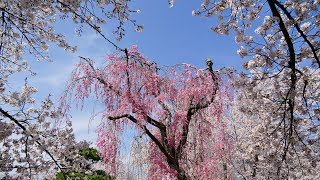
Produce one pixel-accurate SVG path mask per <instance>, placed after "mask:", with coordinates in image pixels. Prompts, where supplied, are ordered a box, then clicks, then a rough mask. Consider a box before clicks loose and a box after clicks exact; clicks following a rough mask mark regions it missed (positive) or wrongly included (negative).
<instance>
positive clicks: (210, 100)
mask: <svg viewBox="0 0 320 180" xmlns="http://www.w3.org/2000/svg"><path fill="white" fill-rule="evenodd" d="M207 65H208V67H207V69H200V70H198V69H197V68H195V67H193V66H191V65H188V64H183V65H177V66H174V67H172V68H169V69H167V70H163V69H160V68H159V67H158V66H157V64H156V63H154V62H151V61H149V60H148V59H146V58H145V57H144V56H142V55H141V54H140V53H139V52H138V50H137V47H135V46H133V47H132V48H131V49H129V50H127V49H125V53H119V54H112V55H109V56H108V57H107V59H106V62H105V64H104V66H103V67H101V68H96V67H95V65H94V61H92V60H90V59H87V58H83V59H82V61H81V62H80V63H79V64H78V65H77V67H76V69H75V70H74V71H73V73H72V78H71V81H70V84H69V86H68V89H67V91H66V95H65V97H64V100H65V101H64V102H63V106H66V107H68V105H69V104H70V103H71V102H72V101H73V100H74V99H76V100H80V102H83V100H84V99H86V98H88V97H90V94H94V95H95V98H97V99H98V100H99V101H100V102H101V103H102V105H103V110H102V111H101V114H102V118H103V121H102V122H103V123H102V124H101V126H100V129H99V131H98V133H99V136H98V147H99V148H100V151H101V153H102V155H103V158H104V161H105V163H106V165H108V166H110V167H109V168H110V169H109V170H110V171H112V172H113V173H115V174H116V173H117V172H116V171H117V163H116V161H117V156H119V154H120V145H121V142H120V140H121V134H122V133H125V132H124V130H125V129H127V128H128V127H129V128H130V129H134V130H135V131H138V132H140V133H142V135H145V136H147V137H148V141H147V144H148V147H149V151H148V153H149V158H148V164H149V173H148V177H149V178H150V179H159V178H165V177H167V178H177V179H194V178H196V177H203V178H210V177H220V176H221V174H223V173H221V172H224V173H225V176H228V172H227V171H228V170H227V169H226V164H227V161H226V158H225V156H226V154H227V153H228V151H229V148H230V147H229V142H228V139H227V137H226V134H225V132H224V131H225V129H224V128H225V124H224V122H223V121H222V117H221V116H222V114H223V113H224V110H225V108H226V106H227V105H228V99H230V97H228V96H229V92H228V86H227V83H225V81H223V80H222V79H221V77H220V75H219V74H218V73H215V72H214V71H213V70H212V62H211V61H208V62H207ZM124 143H126V142H124Z"/></svg>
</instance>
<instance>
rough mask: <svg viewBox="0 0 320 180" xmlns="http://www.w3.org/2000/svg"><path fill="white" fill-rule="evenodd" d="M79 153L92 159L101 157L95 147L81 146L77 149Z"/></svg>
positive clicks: (97, 159) (95, 159) (98, 159)
mask: <svg viewBox="0 0 320 180" xmlns="http://www.w3.org/2000/svg"><path fill="white" fill-rule="evenodd" d="M79 154H80V155H81V156H83V157H84V158H86V159H87V160H89V159H91V160H94V161H100V160H101V158H100V156H99V155H98V150H97V149H95V148H89V147H88V148H83V149H81V150H80V151H79Z"/></svg>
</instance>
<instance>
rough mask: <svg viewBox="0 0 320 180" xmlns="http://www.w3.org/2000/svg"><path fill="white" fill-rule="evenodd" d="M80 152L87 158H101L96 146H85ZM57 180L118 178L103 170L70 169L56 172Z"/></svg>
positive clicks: (97, 159)
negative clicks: (84, 170)
mask: <svg viewBox="0 0 320 180" xmlns="http://www.w3.org/2000/svg"><path fill="white" fill-rule="evenodd" d="M79 154H80V155H81V156H83V157H84V158H85V159H87V160H93V161H100V160H101V158H100V156H99V155H98V150H97V149H95V148H89V147H87V148H83V149H80V151H79ZM56 179H57V180H66V179H72V180H73V179H80V180H82V179H86V180H114V179H116V178H115V177H113V176H110V175H107V174H106V173H105V172H104V171H103V170H97V171H94V173H92V174H88V173H84V172H77V171H69V172H58V173H57V174H56Z"/></svg>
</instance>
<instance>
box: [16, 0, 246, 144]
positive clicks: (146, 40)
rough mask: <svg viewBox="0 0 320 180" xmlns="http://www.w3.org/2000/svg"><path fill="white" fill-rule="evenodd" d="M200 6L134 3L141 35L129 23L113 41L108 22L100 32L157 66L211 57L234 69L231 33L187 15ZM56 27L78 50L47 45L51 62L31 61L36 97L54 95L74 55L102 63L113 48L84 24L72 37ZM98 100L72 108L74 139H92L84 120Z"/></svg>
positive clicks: (159, 0) (157, 0)
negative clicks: (136, 49) (220, 32)
mask: <svg viewBox="0 0 320 180" xmlns="http://www.w3.org/2000/svg"><path fill="white" fill-rule="evenodd" d="M200 4H201V1H183V0H180V1H177V2H176V3H175V5H174V7H173V8H169V6H168V3H167V1H166V0H148V1H141V0H140V1H136V2H134V3H133V8H132V9H140V11H141V12H140V13H139V14H137V15H135V16H134V17H133V18H134V19H136V20H137V21H138V23H139V24H142V25H143V26H144V31H143V32H142V33H136V32H134V30H133V29H132V27H128V28H127V30H126V36H125V37H124V38H123V40H122V41H121V42H116V40H115V35H113V34H112V30H114V29H113V27H112V26H113V25H112V24H108V23H107V24H106V26H104V27H103V30H104V33H105V34H106V35H107V37H109V38H110V39H112V40H113V41H114V42H116V43H117V44H118V45H119V46H120V47H123V48H124V47H130V46H131V45H134V44H136V45H138V46H139V49H140V51H141V52H142V53H143V54H144V55H145V56H147V57H149V58H150V59H151V60H153V61H155V62H157V63H158V64H159V65H160V66H163V65H174V64H178V63H182V62H184V63H190V64H193V65H196V66H198V67H199V68H202V67H204V66H205V58H206V57H210V58H212V59H213V61H214V69H218V68H221V67H223V66H227V67H230V66H233V67H235V68H237V69H239V67H240V64H241V62H242V59H241V58H240V57H239V56H238V55H237V54H236V50H237V49H238V46H237V45H236V44H235V42H234V37H233V36H225V35H217V34H215V33H213V32H212V31H211V30H210V27H211V26H212V25H213V24H215V23H216V19H215V18H206V17H193V16H192V15H191V12H192V10H194V9H197V8H198V7H200ZM56 31H57V32H64V33H65V34H66V35H67V36H68V37H67V39H68V40H69V42H70V43H71V44H73V45H77V46H78V51H77V52H76V53H70V52H65V51H64V50H62V49H60V48H58V47H56V46H55V45H52V46H51V48H50V50H49V54H50V56H51V59H52V62H32V63H31V65H32V67H33V70H34V71H35V72H37V74H38V75H37V76H34V77H29V79H28V81H29V83H31V84H33V85H35V86H36V87H37V88H38V90H39V94H38V95H37V96H38V98H45V97H46V96H47V95H48V94H49V93H50V94H53V95H54V98H56V99H58V98H59V96H60V95H61V94H62V92H63V90H64V89H65V87H66V82H67V80H68V78H69V75H70V73H71V71H72V69H73V67H74V64H76V63H77V62H78V61H79V58H78V56H84V57H88V58H91V59H95V60H97V61H102V60H103V59H104V58H105V56H106V55H107V54H108V53H111V52H114V51H115V49H114V47H113V46H111V45H110V44H108V43H107V42H106V41H104V40H103V39H102V38H100V37H99V35H97V34H96V33H95V32H93V31H92V30H90V29H88V28H85V29H84V33H83V35H82V36H81V37H77V36H76V35H75V34H74V26H73V25H72V24H71V23H65V22H61V21H58V23H57V30H56ZM17 82H18V80H17ZM19 82H22V80H21V79H20V80H19ZM97 104H98V103H95V102H94V101H89V102H88V103H86V104H85V108H84V109H85V110H84V111H80V110H79V109H73V110H72V117H73V125H74V130H75V133H76V138H77V140H81V139H86V140H91V141H95V139H96V133H95V132H94V131H95V127H96V126H97V124H99V121H98V120H96V121H93V122H91V123H89V119H90V115H91V113H92V111H93V109H94V108H95V107H97V106H98V105H97ZM88 125H90V128H89V129H88Z"/></svg>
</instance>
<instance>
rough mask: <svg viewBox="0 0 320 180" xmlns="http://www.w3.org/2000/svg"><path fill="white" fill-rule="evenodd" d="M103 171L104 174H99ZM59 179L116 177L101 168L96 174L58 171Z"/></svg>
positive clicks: (103, 179)
mask: <svg viewBox="0 0 320 180" xmlns="http://www.w3.org/2000/svg"><path fill="white" fill-rule="evenodd" d="M101 172H103V173H102V174H99V173H101ZM56 178H57V180H66V179H67V178H69V179H72V180H73V179H80V180H82V179H87V180H114V179H116V178H115V177H113V176H110V175H106V174H105V172H104V171H102V170H99V171H96V172H95V173H94V174H92V175H90V174H86V173H83V172H67V173H62V172H58V173H57V175H56Z"/></svg>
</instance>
